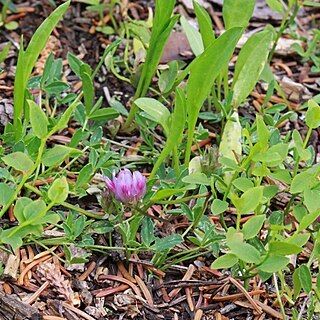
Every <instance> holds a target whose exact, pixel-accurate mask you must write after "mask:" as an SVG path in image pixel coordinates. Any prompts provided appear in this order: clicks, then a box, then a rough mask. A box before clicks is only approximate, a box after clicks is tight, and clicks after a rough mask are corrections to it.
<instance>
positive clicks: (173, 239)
mask: <svg viewBox="0 0 320 320" xmlns="http://www.w3.org/2000/svg"><path fill="white" fill-rule="evenodd" d="M182 242H183V238H182V236H181V235H180V234H177V233H176V234H172V235H170V236H167V237H165V238H162V239H158V238H157V239H156V240H155V244H154V245H152V246H151V250H154V251H164V250H169V249H172V248H173V247H175V246H176V245H178V244H180V243H182Z"/></svg>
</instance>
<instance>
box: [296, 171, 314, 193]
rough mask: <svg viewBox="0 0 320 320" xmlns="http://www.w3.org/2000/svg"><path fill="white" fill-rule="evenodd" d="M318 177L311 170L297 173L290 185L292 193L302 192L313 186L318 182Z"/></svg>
mask: <svg viewBox="0 0 320 320" xmlns="http://www.w3.org/2000/svg"><path fill="white" fill-rule="evenodd" d="M317 181H318V180H317V179H316V178H315V177H314V176H313V174H312V173H311V172H309V171H304V172H301V173H299V174H297V175H296V176H295V177H294V178H293V180H292V184H291V187H290V193H291V194H295V193H300V192H304V190H305V189H307V188H312V187H313V186H314V185H315V184H316V183H317Z"/></svg>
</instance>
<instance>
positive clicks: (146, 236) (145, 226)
mask: <svg viewBox="0 0 320 320" xmlns="http://www.w3.org/2000/svg"><path fill="white" fill-rule="evenodd" d="M154 240H155V236H154V227H153V223H152V220H151V219H150V218H149V217H144V219H143V221H142V227H141V241H142V243H143V244H144V245H145V246H146V247H150V245H151V243H152V242H153V241H154Z"/></svg>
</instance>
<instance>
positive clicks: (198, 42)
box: [180, 16, 204, 56]
mask: <svg viewBox="0 0 320 320" xmlns="http://www.w3.org/2000/svg"><path fill="white" fill-rule="evenodd" d="M180 22H181V25H182V29H183V31H184V32H185V34H186V36H187V39H188V41H189V44H190V47H191V49H192V52H193V53H194V54H195V55H196V56H198V55H200V54H201V53H202V52H203V50H204V47H203V43H202V38H201V34H200V33H199V31H198V30H196V29H195V28H194V27H193V26H191V25H190V24H189V22H188V21H187V19H186V18H185V17H184V16H181V18H180Z"/></svg>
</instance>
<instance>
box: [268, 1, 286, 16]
mask: <svg viewBox="0 0 320 320" xmlns="http://www.w3.org/2000/svg"><path fill="white" fill-rule="evenodd" d="M266 2H267V4H268V6H269V7H270V8H271V9H272V10H274V11H276V12H279V13H281V14H284V7H283V5H282V4H281V2H280V1H279V0H266Z"/></svg>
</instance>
